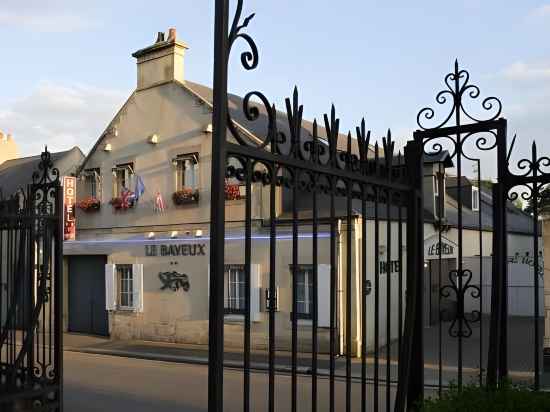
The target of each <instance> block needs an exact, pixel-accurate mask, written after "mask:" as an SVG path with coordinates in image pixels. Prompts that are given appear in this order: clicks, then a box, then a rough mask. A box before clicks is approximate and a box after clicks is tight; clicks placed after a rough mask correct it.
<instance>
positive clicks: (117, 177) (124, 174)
mask: <svg viewBox="0 0 550 412" xmlns="http://www.w3.org/2000/svg"><path fill="white" fill-rule="evenodd" d="M133 179H134V164H133V163H123V164H119V165H116V166H115V167H113V198H115V197H118V196H121V194H122V192H123V191H124V190H133V184H132V183H133Z"/></svg>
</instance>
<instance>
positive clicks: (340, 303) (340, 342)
mask: <svg viewBox="0 0 550 412" xmlns="http://www.w3.org/2000/svg"><path fill="white" fill-rule="evenodd" d="M337 232H338V233H337V236H336V239H338V243H337V247H336V251H337V253H338V270H337V271H336V277H337V278H338V282H337V283H338V290H337V294H336V301H337V307H338V310H337V312H338V317H337V320H336V322H337V323H338V353H339V355H340V356H343V355H344V330H343V329H344V322H342V319H344V305H343V299H342V294H343V293H344V286H343V284H342V282H343V279H342V268H343V267H344V264H343V262H342V259H343V258H344V257H343V255H344V254H343V253H342V243H343V242H342V219H338V227H337Z"/></svg>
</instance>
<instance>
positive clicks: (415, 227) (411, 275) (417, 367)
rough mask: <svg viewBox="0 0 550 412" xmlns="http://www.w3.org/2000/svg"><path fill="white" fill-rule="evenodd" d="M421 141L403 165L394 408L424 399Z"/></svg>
mask: <svg viewBox="0 0 550 412" xmlns="http://www.w3.org/2000/svg"><path fill="white" fill-rule="evenodd" d="M422 152H423V145H422V140H421V139H416V136H415V141H410V142H409V143H408V144H407V146H406V147H405V165H406V169H407V172H408V174H409V176H410V183H411V189H410V191H409V197H408V209H407V290H406V313H405V325H404V330H403V346H402V348H401V353H400V357H399V359H400V362H399V379H398V386H397V395H396V402H395V411H396V412H401V411H404V410H405V405H407V406H406V410H408V411H412V410H414V409H415V406H416V405H417V404H418V403H419V402H422V400H423V399H424V340H423V333H424V311H423V310H424V305H423V294H424V249H423V244H424V227H423V224H424V222H423V196H422V191H423V161H422V159H423V155H422Z"/></svg>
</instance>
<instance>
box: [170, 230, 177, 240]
mask: <svg viewBox="0 0 550 412" xmlns="http://www.w3.org/2000/svg"><path fill="white" fill-rule="evenodd" d="M170 237H171V238H172V239H175V238H177V237H178V231H177V230H173V231H172V233H170Z"/></svg>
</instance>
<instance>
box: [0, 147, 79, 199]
mask: <svg viewBox="0 0 550 412" xmlns="http://www.w3.org/2000/svg"><path fill="white" fill-rule="evenodd" d="M83 158H84V154H83V153H82V151H81V150H80V148H78V147H77V146H75V147H73V148H72V149H69V150H65V151H63V152H55V153H51V159H52V161H53V164H54V167H57V168H59V172H60V174H61V176H63V175H70V174H74V173H75V171H76V168H77V167H78V166H79V163H80V162H81V161H82V159H83ZM39 163H40V155H36V156H29V157H20V158H18V159H12V160H7V161H6V162H4V163H2V164H1V165H0V191H1V192H2V195H3V196H4V198H5V197H8V196H11V195H12V194H14V193H15V192H17V191H18V190H19V189H20V188H25V187H26V185H27V184H29V183H31V182H32V174H33V173H34V172H35V171H36V170H38V165H39Z"/></svg>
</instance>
